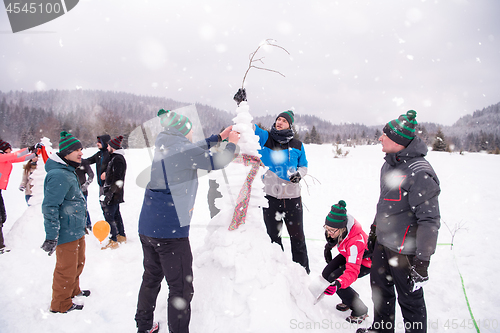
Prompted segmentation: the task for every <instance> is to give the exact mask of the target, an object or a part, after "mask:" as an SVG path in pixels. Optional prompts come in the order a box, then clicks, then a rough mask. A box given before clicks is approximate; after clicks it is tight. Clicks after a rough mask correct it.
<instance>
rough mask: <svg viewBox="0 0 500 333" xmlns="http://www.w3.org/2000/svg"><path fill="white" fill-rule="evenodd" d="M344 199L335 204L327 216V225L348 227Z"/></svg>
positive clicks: (338, 227)
mask: <svg viewBox="0 0 500 333" xmlns="http://www.w3.org/2000/svg"><path fill="white" fill-rule="evenodd" d="M346 206H347V205H346V203H345V201H344V200H340V201H339V203H338V204H336V205H333V206H332V208H331V209H330V213H328V215H327V216H326V219H325V225H327V226H329V227H331V228H337V229H340V228H345V227H347V210H346Z"/></svg>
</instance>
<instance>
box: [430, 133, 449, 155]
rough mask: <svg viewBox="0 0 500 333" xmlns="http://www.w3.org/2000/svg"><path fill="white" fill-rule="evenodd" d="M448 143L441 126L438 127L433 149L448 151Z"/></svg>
mask: <svg viewBox="0 0 500 333" xmlns="http://www.w3.org/2000/svg"><path fill="white" fill-rule="evenodd" d="M447 148H448V145H447V144H446V141H445V137H444V134H443V131H442V130H441V127H439V128H438V131H437V133H436V136H435V138H434V144H433V145H432V150H435V151H446V150H447Z"/></svg>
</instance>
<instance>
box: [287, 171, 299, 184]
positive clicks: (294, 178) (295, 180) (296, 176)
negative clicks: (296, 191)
mask: <svg viewBox="0 0 500 333" xmlns="http://www.w3.org/2000/svg"><path fill="white" fill-rule="evenodd" d="M301 179H302V176H301V175H300V173H299V172H298V171H297V172H295V173H293V174H291V175H290V181H291V182H292V183H295V184H297V183H298V182H300V180H301Z"/></svg>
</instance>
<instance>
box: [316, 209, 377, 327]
mask: <svg viewBox="0 0 500 333" xmlns="http://www.w3.org/2000/svg"><path fill="white" fill-rule="evenodd" d="M324 228H325V237H326V240H327V244H326V246H325V260H326V262H327V263H328V265H327V266H326V267H325V268H324V269H323V273H322V275H323V277H324V278H325V279H326V280H327V281H328V282H330V283H331V284H330V286H329V287H328V288H327V289H326V290H325V294H326V295H333V294H335V293H337V295H339V297H340V299H341V300H342V303H341V304H338V305H337V310H339V311H347V310H349V309H352V312H351V315H350V316H349V317H347V318H346V320H347V321H348V322H350V323H355V324H360V323H362V322H363V320H365V318H366V317H368V307H367V306H366V305H365V304H364V303H363V301H362V300H361V299H360V298H359V294H358V293H357V292H356V291H355V290H354V289H353V288H352V287H350V286H351V284H352V283H353V282H354V281H356V280H357V279H358V278H360V277H362V276H365V275H367V274H369V273H370V267H371V264H372V263H371V259H370V258H364V253H365V250H366V244H367V241H368V236H367V235H366V233H365V232H364V231H363V229H362V227H361V225H360V224H359V222H358V221H356V220H355V219H354V217H352V216H351V215H348V214H347V210H346V203H345V201H344V200H340V201H339V203H338V204H336V205H333V206H332V208H331V210H330V213H328V215H327V217H326V219H325V225H324ZM335 245H336V246H337V249H338V251H339V254H338V255H337V256H336V257H335V258H332V253H331V250H332V248H333V247H334V246H335Z"/></svg>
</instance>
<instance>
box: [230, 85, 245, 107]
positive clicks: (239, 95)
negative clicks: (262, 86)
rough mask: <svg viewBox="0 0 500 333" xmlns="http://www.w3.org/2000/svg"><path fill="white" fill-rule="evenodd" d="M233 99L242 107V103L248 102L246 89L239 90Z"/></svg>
mask: <svg viewBox="0 0 500 333" xmlns="http://www.w3.org/2000/svg"><path fill="white" fill-rule="evenodd" d="M233 99H234V100H235V101H236V103H237V104H238V105H240V103H241V102H243V101H246V100H247V92H246V91H245V88H240V89H238V92H237V93H236V94H235V95H234V97H233Z"/></svg>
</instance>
